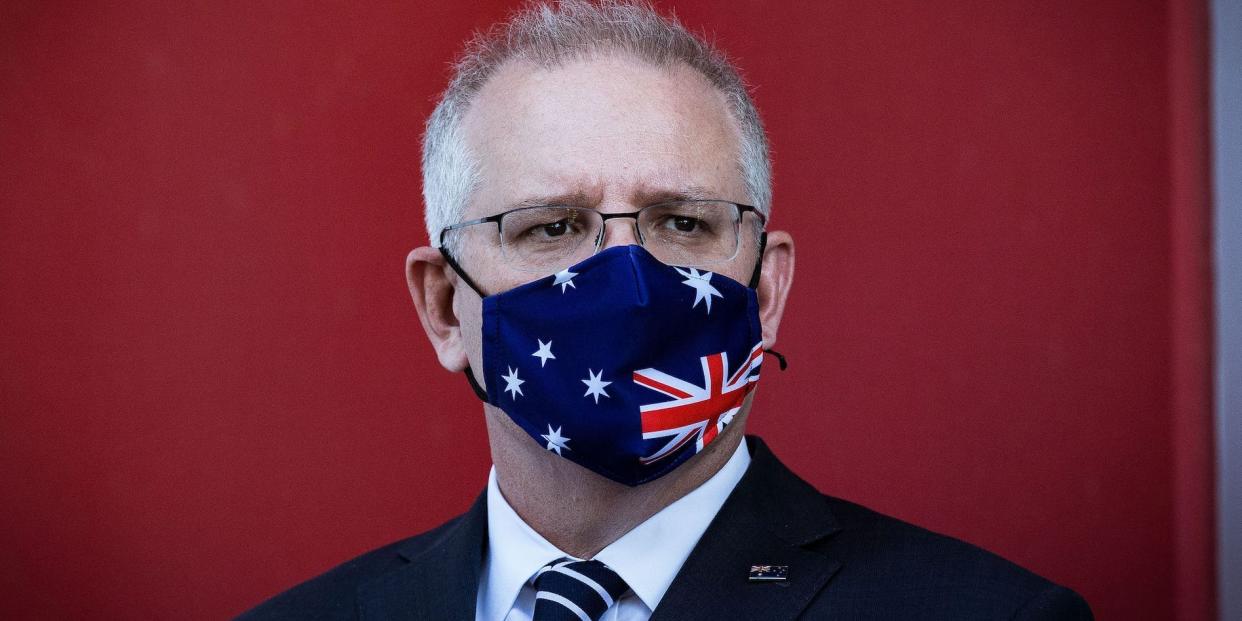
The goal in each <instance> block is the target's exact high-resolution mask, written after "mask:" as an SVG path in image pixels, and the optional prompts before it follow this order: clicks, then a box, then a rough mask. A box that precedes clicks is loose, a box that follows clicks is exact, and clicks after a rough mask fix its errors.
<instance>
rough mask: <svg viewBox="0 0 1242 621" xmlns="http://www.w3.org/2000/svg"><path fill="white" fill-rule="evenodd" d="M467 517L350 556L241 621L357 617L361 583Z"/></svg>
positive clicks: (412, 554) (429, 544)
mask: <svg viewBox="0 0 1242 621" xmlns="http://www.w3.org/2000/svg"><path fill="white" fill-rule="evenodd" d="M464 517H465V516H464V515H462V516H458V517H456V518H453V519H452V520H449V521H448V522H445V523H444V524H441V525H440V526H438V527H436V528H435V529H433V530H429V531H427V532H425V533H422V534H419V535H415V536H414V537H410V538H408V539H402V540H401V541H397V542H394V543H390V544H388V545H386V546H384V547H381V548H377V549H375V550H371V551H370V552H367V553H365V554H362V555H361V556H358V557H356V558H353V559H350V560H348V561H346V562H344V563H341V564H340V565H337V566H336V567H333V568H332V569H330V570H328V571H326V572H324V573H323V574H320V575H318V576H316V577H314V578H311V579H310V580H307V581H305V582H303V583H301V584H298V585H296V586H294V587H292V588H290V589H289V590H287V591H284V592H283V593H280V594H278V595H275V596H274V597H272V598H271V599H268V600H267V601H265V602H263V603H262V604H259V605H258V606H256V607H254V608H252V609H250V610H248V611H246V612H244V613H242V614H241V616H239V617H238V619H239V620H245V621H258V620H260V619H263V620H267V619H317V620H328V619H354V618H357V616H358V590H359V587H361V586H362V585H364V584H366V583H368V582H371V581H372V580H375V579H377V578H380V577H382V576H384V575H386V574H388V573H390V572H392V571H394V570H397V569H400V568H401V567H404V566H406V565H408V564H409V560H410V559H412V558H417V557H418V556H420V555H421V554H422V553H423V552H424V551H426V550H427V549H428V548H430V547H432V546H433V545H435V544H436V543H437V542H439V541H440V540H441V539H442V538H443V536H444V534H445V533H447V532H449V531H451V530H452V529H453V528H454V527H455V526H456V525H457V524H458V523H459V522H460V521H461V520H462V519H463V518H464Z"/></svg>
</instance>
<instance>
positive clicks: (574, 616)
mask: <svg viewBox="0 0 1242 621" xmlns="http://www.w3.org/2000/svg"><path fill="white" fill-rule="evenodd" d="M535 590H536V591H537V593H535V616H534V621H599V618H600V617H601V616H603V614H604V611H606V610H608V608H609V607H611V606H612V604H613V602H615V601H617V598H619V597H621V596H622V595H623V594H625V592H626V591H628V590H630V587H629V586H628V585H626V584H625V580H622V579H621V576H618V575H617V572H615V571H613V570H611V569H609V568H608V566H607V565H605V564H603V563H601V562H599V561H576V560H574V559H571V558H561V559H558V560H555V561H552V562H551V563H548V564H547V565H544V567H543V568H542V569H540V570H539V573H537V574H535Z"/></svg>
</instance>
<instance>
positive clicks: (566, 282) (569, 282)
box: [552, 268, 578, 293]
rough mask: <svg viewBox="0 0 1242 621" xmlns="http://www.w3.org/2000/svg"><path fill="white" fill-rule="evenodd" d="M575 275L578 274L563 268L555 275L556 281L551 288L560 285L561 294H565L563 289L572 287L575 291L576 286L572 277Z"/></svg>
mask: <svg viewBox="0 0 1242 621" xmlns="http://www.w3.org/2000/svg"><path fill="white" fill-rule="evenodd" d="M577 275H578V272H571V271H569V268H565V269H563V270H561V271H559V272H557V273H556V281H555V282H553V283H552V286H553V287H555V286H557V285H560V286H561V293H565V287H573V288H574V289H577V288H578V285H575V284H574V276H577Z"/></svg>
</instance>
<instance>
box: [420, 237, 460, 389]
mask: <svg viewBox="0 0 1242 621" xmlns="http://www.w3.org/2000/svg"><path fill="white" fill-rule="evenodd" d="M405 280H406V282H407V284H409V286H410V297H411V298H412V299H413V300H414V308H415V309H416V310H417V311H418V319H419V321H421V322H422V324H423V330H424V331H426V332H427V339H428V340H430V341H431V346H432V347H434V348H435V350H436V356H437V357H439V359H440V365H441V366H443V367H444V368H445V369H448V370H449V371H453V372H458V371H464V370H465V369H466V365H467V364H468V362H467V359H466V348H465V345H464V344H463V342H462V335H461V322H460V321H459V318H458V317H457V313H456V311H455V310H454V308H453V296H454V295H455V294H456V292H457V284H458V279H457V274H455V273H453V272H452V270H450V269H449V267H448V265H447V264H446V263H445V261H444V256H443V255H441V254H440V251H439V250H437V249H435V248H432V247H430V246H423V247H420V248H415V249H413V250H411V251H410V254H409V255H407V256H406V257H405Z"/></svg>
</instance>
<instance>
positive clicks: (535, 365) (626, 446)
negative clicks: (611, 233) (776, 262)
mask: <svg viewBox="0 0 1242 621" xmlns="http://www.w3.org/2000/svg"><path fill="white" fill-rule="evenodd" d="M762 357H763V350H762V338H761V332H760V326H759V303H758V299H757V297H756V294H755V290H754V289H752V288H750V287H747V286H746V285H743V284H742V283H739V282H737V281H734V280H732V279H729V278H727V277H725V276H721V275H720V274H715V273H712V272H708V271H702V270H699V269H695V268H684V267H675V266H669V265H665V264H663V263H661V262H660V261H658V260H657V259H656V258H655V257H653V256H651V254H650V253H648V252H647V251H646V250H645V249H643V248H642V247H641V246H634V245H631V246H619V247H613V248H609V249H606V250H604V251H602V252H600V253H598V254H596V255H595V256H592V257H591V258H589V259H587V260H585V261H582V262H581V263H578V264H577V265H574V266H572V267H570V268H568V269H566V270H563V271H561V272H559V273H557V274H554V275H552V276H547V277H545V278H540V279H539V280H536V281H533V282H530V283H527V284H525V285H522V286H520V287H517V288H516V289H512V290H509V291H506V292H504V293H500V294H496V295H491V296H488V297H485V298H484V299H483V374H482V375H483V380H484V383H485V384H486V386H487V388H486V397H487V401H488V402H489V403H491V404H492V405H495V406H496V407H498V408H500V409H501V410H503V411H504V412H505V413H506V414H507V415H508V416H509V418H511V419H512V420H513V422H515V423H517V425H518V426H519V427H521V428H522V429H523V430H524V431H525V432H526V433H527V434H528V435H529V436H530V437H531V439H532V440H533V441H535V442H537V443H539V445H540V446H541V447H543V448H545V449H546V450H548V451H552V452H555V453H556V454H557V455H560V456H561V457H564V458H565V459H568V460H570V461H572V462H574V463H576V464H578V465H581V466H583V467H585V468H588V469H590V470H592V471H594V472H596V473H599V474H601V475H603V476H605V477H608V478H609V479H612V480H614V481H617V482H620V483H624V484H626V485H631V486H633V485H639V484H641V483H645V482H648V481H651V480H654V479H656V478H659V477H661V476H663V475H665V474H667V473H669V472H670V471H672V470H673V469H674V468H676V467H677V466H679V465H681V464H683V463H685V462H686V461H687V460H689V459H690V458H691V457H693V456H694V455H695V454H697V453H698V452H699V451H701V450H703V448H704V447H705V446H707V445H708V444H709V443H711V442H712V441H713V440H714V439H716V438H717V437H718V436H719V434H720V432H721V431H722V430H723V429H724V428H725V427H726V426H727V425H728V424H729V423H730V422H731V421H732V420H733V418H734V416H736V415H737V414H738V413H739V411H740V410H741V407H742V405H743V402H744V400H745V399H746V397H747V396H748V395H749V394H750V393H751V392H752V391H753V390H754V388H755V382H757V381H758V380H759V367H760V363H761V362H762Z"/></svg>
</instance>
